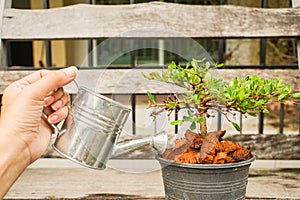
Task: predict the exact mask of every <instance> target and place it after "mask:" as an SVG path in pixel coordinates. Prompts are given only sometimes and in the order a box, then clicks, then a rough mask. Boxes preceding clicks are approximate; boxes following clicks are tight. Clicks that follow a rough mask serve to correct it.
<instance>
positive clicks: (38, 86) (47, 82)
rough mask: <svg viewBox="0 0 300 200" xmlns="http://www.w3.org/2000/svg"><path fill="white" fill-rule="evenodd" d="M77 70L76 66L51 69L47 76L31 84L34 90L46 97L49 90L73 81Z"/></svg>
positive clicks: (40, 95)
mask: <svg viewBox="0 0 300 200" xmlns="http://www.w3.org/2000/svg"><path fill="white" fill-rule="evenodd" d="M77 71H78V70H77V68H76V67H74V66H72V67H68V68H64V69H61V70H57V71H50V72H49V73H47V74H46V76H44V77H42V78H41V79H40V80H38V81H36V82H34V83H32V84H31V88H32V92H33V93H36V94H38V96H39V97H41V98H44V97H45V96H46V95H47V94H48V93H49V92H51V91H53V90H55V89H57V88H60V87H63V86H64V85H67V84H68V83H70V82H72V81H73V80H74V79H75V77H76V75H77Z"/></svg>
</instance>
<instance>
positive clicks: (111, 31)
mask: <svg viewBox="0 0 300 200" xmlns="http://www.w3.org/2000/svg"><path fill="white" fill-rule="evenodd" d="M299 21H300V9H293V8H282V9H261V8H250V7H237V6H231V5H226V6H199V5H183V4H174V3H163V2H150V3H144V4H133V5H114V6H112V5H84V4H81V5H80V4H79V5H73V6H68V7H62V8H54V9H44V10H19V9H5V12H4V19H3V27H2V38H3V39H18V40H19V39H20V40H25V39H69V38H72V39H90V38H107V37H123V38H124V37H125V38H126V37H127V38H131V37H137V38H141V37H153V38H158V37H159V38H164V37H168V38H170V37H193V38H220V37H226V38H232V37H233V38H240V37H299V36H300V23H299Z"/></svg>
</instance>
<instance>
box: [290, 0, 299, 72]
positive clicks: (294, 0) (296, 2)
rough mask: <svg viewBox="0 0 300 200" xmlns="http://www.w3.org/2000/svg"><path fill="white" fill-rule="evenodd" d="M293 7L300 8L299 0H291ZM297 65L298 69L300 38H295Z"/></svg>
mask: <svg viewBox="0 0 300 200" xmlns="http://www.w3.org/2000/svg"><path fill="white" fill-rule="evenodd" d="M292 4H293V8H300V0H292ZM297 56H298V67H299V70H300V39H298V40H297Z"/></svg>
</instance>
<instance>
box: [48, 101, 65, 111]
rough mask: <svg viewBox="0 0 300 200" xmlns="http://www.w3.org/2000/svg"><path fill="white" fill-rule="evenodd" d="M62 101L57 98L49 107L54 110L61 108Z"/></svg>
mask: <svg viewBox="0 0 300 200" xmlns="http://www.w3.org/2000/svg"><path fill="white" fill-rule="evenodd" d="M62 103H63V102H62V100H58V101H56V102H55V103H54V104H52V105H51V108H52V109H53V110H55V111H56V110H58V109H59V108H61V106H62Z"/></svg>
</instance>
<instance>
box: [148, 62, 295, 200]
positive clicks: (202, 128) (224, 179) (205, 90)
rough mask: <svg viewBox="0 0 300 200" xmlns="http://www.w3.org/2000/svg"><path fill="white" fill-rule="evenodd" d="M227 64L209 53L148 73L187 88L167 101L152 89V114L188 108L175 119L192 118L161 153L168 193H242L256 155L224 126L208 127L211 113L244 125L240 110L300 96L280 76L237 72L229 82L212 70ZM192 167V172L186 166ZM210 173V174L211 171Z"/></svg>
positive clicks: (180, 196) (250, 112)
mask: <svg viewBox="0 0 300 200" xmlns="http://www.w3.org/2000/svg"><path fill="white" fill-rule="evenodd" d="M222 66H223V64H214V63H211V62H208V61H206V60H205V59H202V60H196V59H193V60H192V61H190V62H188V63H187V64H186V66H180V65H177V64H176V63H175V62H172V63H171V64H170V65H169V66H168V69H167V70H164V71H162V73H161V74H159V73H157V72H152V73H150V74H148V75H145V74H144V76H145V77H146V78H148V79H155V80H158V81H161V82H164V83H168V84H172V85H176V86H179V87H182V88H184V89H185V92H184V93H183V94H171V95H169V96H168V97H167V98H166V99H165V100H163V101H162V102H156V100H155V98H154V96H153V95H152V94H151V92H148V97H149V107H155V108H156V109H155V110H154V111H153V112H152V113H151V115H152V116H154V117H155V116H157V115H158V114H160V113H162V112H167V113H168V116H170V115H171V113H173V112H179V111H180V110H185V114H184V115H183V117H182V119H177V120H174V121H172V122H171V124H172V125H182V124H183V123H185V122H189V123H190V126H189V129H188V130H187V131H186V132H185V137H184V138H178V139H177V140H176V141H175V144H174V147H173V148H171V149H167V150H166V151H165V152H164V154H163V155H161V156H158V160H159V161H160V163H161V165H162V166H163V168H162V170H163V177H164V183H165V191H166V196H167V198H170V199H173V198H174V199H243V198H244V196H245V190H246V185H247V177H248V168H249V166H250V164H251V162H252V161H253V160H254V156H253V154H252V153H251V151H250V149H249V148H244V147H242V146H241V145H239V144H235V143H233V142H231V141H227V140H225V139H223V136H224V134H225V130H221V131H214V132H208V127H207V118H209V117H213V113H212V111H217V112H220V113H221V114H223V115H224V116H225V118H226V119H227V120H228V121H229V122H230V123H231V124H232V125H233V126H234V128H235V129H236V130H238V131H239V130H240V127H239V125H238V124H237V123H236V122H235V120H234V119H235V115H236V113H237V112H239V113H242V114H248V115H251V116H256V115H257V114H258V113H259V112H264V113H269V110H268V108H267V105H268V103H269V102H270V101H278V102H283V103H289V102H291V101H290V99H291V98H292V97H296V98H299V97H300V94H299V93H295V94H292V89H291V87H290V86H289V85H286V84H284V83H283V81H282V80H281V79H280V78H274V79H262V78H260V77H258V76H257V75H253V76H247V77H243V78H238V77H235V78H234V79H233V80H232V81H230V82H228V83H225V82H224V81H223V80H222V79H221V78H216V77H214V76H213V74H212V72H211V70H210V69H211V68H220V67H222ZM171 161H172V162H171ZM173 161H175V162H173ZM183 163H188V164H183ZM191 164H197V165H191ZM207 164H210V165H207ZM212 164H216V165H212ZM223 164H224V165H223ZM174 168H176V169H174ZM178 168H180V169H178ZM188 168H191V170H192V171H193V172H191V171H187V169H188ZM237 168H239V169H238V170H237ZM207 170H208V171H207ZM217 170H219V171H217ZM224 170H225V171H224ZM228 170H229V171H230V170H231V172H232V173H229V171H228ZM179 171H181V172H179ZM178 173H180V174H178ZM194 173H195V174H194ZM172 174H173V176H172ZM208 174H210V177H207V176H208ZM175 180H176V181H175ZM203 181H204V182H203ZM185 184H189V185H188V186H185ZM187 188H189V190H188V191H186V189H187ZM192 188H194V190H193V189H192ZM208 188H210V189H208ZM195 190H198V191H195ZM224 190H227V192H224ZM199 194H200V196H199Z"/></svg>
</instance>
